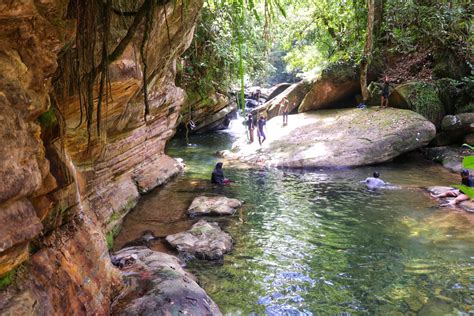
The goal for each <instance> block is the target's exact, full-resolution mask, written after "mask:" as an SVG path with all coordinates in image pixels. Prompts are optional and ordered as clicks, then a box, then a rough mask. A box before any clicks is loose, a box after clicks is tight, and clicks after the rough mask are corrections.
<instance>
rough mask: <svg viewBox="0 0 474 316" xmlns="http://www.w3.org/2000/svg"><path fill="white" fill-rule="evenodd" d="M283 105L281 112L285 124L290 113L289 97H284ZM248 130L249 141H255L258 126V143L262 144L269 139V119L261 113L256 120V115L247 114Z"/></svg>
mask: <svg viewBox="0 0 474 316" xmlns="http://www.w3.org/2000/svg"><path fill="white" fill-rule="evenodd" d="M281 105H282V106H281V107H280V111H279V114H282V116H283V126H285V125H287V124H288V114H289V101H288V98H287V97H284V98H283V99H282V101H281ZM246 125H247V132H248V136H249V141H250V143H253V141H254V130H255V127H257V137H258V143H259V144H260V145H262V143H263V142H264V141H265V140H266V139H267V136H266V135H265V130H264V127H265V129H266V125H267V119H266V118H265V116H263V115H260V117H259V118H258V120H257V121H256V122H255V120H254V117H253V115H252V114H251V113H249V114H248V115H247V122H246Z"/></svg>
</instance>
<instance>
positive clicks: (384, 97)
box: [380, 77, 390, 109]
mask: <svg viewBox="0 0 474 316" xmlns="http://www.w3.org/2000/svg"><path fill="white" fill-rule="evenodd" d="M389 94H390V84H389V83H388V78H387V77H385V79H384V82H383V87H382V98H381V101H380V108H381V109H384V108H386V107H387V106H388V96H389Z"/></svg>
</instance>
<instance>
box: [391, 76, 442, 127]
mask: <svg viewBox="0 0 474 316" xmlns="http://www.w3.org/2000/svg"><path fill="white" fill-rule="evenodd" d="M388 102H389V105H390V106H392V107H395V108H400V109H409V110H412V111H415V112H417V113H419V114H421V115H423V116H424V117H425V118H427V119H428V120H430V121H431V122H432V123H433V124H435V126H436V127H437V128H439V127H440V126H441V121H442V119H443V117H444V116H445V115H446V110H445V107H444V105H443V103H442V102H441V100H440V98H439V91H438V88H437V87H436V85H434V84H431V83H426V82H417V81H413V82H408V83H404V84H402V85H399V86H397V87H396V88H395V89H394V90H393V92H392V93H391V94H390V97H389V101H388Z"/></svg>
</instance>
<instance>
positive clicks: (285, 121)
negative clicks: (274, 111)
mask: <svg viewBox="0 0 474 316" xmlns="http://www.w3.org/2000/svg"><path fill="white" fill-rule="evenodd" d="M289 107H290V102H289V101H288V98H287V97H284V98H283V100H282V105H281V107H280V111H281V110H283V126H285V125H288V112H289V111H288V110H289Z"/></svg>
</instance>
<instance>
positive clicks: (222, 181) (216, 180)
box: [211, 162, 232, 185]
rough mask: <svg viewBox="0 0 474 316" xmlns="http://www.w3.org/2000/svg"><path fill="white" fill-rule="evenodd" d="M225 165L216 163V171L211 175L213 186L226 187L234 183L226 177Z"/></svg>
mask: <svg viewBox="0 0 474 316" xmlns="http://www.w3.org/2000/svg"><path fill="white" fill-rule="evenodd" d="M223 165H224V164H223V163H222V162H218V163H216V167H215V168H214V171H212V175H211V182H212V183H213V184H218V185H226V184H228V183H230V182H232V181H231V180H229V179H227V178H226V177H224V170H222V166H223Z"/></svg>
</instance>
